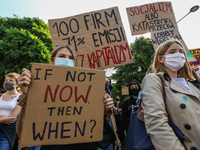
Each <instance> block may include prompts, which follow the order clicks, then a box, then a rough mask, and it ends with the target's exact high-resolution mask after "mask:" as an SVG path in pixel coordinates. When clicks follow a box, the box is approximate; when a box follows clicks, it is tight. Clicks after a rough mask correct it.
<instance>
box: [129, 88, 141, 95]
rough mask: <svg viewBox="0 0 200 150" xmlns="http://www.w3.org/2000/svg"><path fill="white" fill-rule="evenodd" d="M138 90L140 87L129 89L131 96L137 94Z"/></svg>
mask: <svg viewBox="0 0 200 150" xmlns="http://www.w3.org/2000/svg"><path fill="white" fill-rule="evenodd" d="M139 92H140V89H130V93H131V95H133V96H138V93H139Z"/></svg>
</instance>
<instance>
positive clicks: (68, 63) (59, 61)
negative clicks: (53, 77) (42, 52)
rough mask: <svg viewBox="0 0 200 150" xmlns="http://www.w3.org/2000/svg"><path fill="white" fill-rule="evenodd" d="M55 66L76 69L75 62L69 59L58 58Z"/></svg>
mask: <svg viewBox="0 0 200 150" xmlns="http://www.w3.org/2000/svg"><path fill="white" fill-rule="evenodd" d="M55 65H59V66H71V67H75V63H74V61H73V60H71V59H68V58H56V62H55Z"/></svg>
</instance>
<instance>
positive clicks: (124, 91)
mask: <svg viewBox="0 0 200 150" xmlns="http://www.w3.org/2000/svg"><path fill="white" fill-rule="evenodd" d="M122 95H129V92H128V87H123V88H122Z"/></svg>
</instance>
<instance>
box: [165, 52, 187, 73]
mask: <svg viewBox="0 0 200 150" xmlns="http://www.w3.org/2000/svg"><path fill="white" fill-rule="evenodd" d="M164 56H165V57H166V59H165V62H164V64H165V66H166V67H167V68H169V69H170V70H172V71H176V72H177V71H178V70H179V69H181V68H182V67H183V66H184V64H185V55H184V54H181V53H179V52H178V53H174V54H170V55H164Z"/></svg>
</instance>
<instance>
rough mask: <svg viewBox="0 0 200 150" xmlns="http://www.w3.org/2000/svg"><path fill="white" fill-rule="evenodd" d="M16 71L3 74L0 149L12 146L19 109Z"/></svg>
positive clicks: (0, 99)
mask: <svg viewBox="0 0 200 150" xmlns="http://www.w3.org/2000/svg"><path fill="white" fill-rule="evenodd" d="M19 76H20V75H19V74H18V73H9V74H7V75H6V76H5V82H4V83H3V87H4V89H5V90H6V92H5V93H3V94H0V149H3V150H10V149H12V148H13V145H14V141H15V137H16V121H17V117H18V115H19V113H20V111H21V107H20V106H19V105H18V104H17V99H18V98H19V97H20V95H21V94H20V93H19V90H18V85H17V82H18V77H19Z"/></svg>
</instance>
